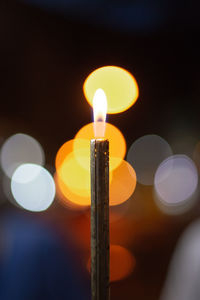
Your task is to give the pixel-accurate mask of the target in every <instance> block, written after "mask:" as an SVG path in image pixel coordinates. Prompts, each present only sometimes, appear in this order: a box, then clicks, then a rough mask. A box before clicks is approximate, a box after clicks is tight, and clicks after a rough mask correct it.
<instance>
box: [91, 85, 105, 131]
mask: <svg viewBox="0 0 200 300" xmlns="http://www.w3.org/2000/svg"><path fill="white" fill-rule="evenodd" d="M106 113H107V98H106V94H105V93H104V91H103V90H102V89H97V90H96V92H95V94H94V98H93V115H94V135H95V137H104V135H105V122H106Z"/></svg>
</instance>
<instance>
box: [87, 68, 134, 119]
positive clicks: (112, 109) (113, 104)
mask: <svg viewBox="0 0 200 300" xmlns="http://www.w3.org/2000/svg"><path fill="white" fill-rule="evenodd" d="M99 88H100V89H102V90H103V91H104V92H105V94H106V97H107V113H109V114H115V113H120V112H122V111H125V110H127V109H128V108H130V107H131V106H132V105H133V104H134V103H135V102H136V100H137V99H138V96H139V89H138V84H137V82H136V80H135V78H134V77H133V75H132V74H131V73H130V72H128V71H127V70H125V69H123V68H120V67H117V66H105V67H101V68H99V69H96V70H95V71H93V72H92V73H91V74H90V75H89V76H88V77H87V79H86V80H85V82H84V85H83V91H84V94H85V97H86V99H87V101H88V102H89V104H90V105H91V106H92V103H93V97H94V94H95V92H96V90H98V89H99Z"/></svg>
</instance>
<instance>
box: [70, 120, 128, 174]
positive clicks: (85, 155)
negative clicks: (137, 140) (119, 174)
mask: <svg viewBox="0 0 200 300" xmlns="http://www.w3.org/2000/svg"><path fill="white" fill-rule="evenodd" d="M93 138H94V123H89V124H87V125H85V126H83V127H82V128H81V129H80V130H79V131H78V133H77V134H76V136H75V139H74V145H73V150H74V155H75V157H76V159H77V160H78V162H79V164H81V166H82V167H83V168H86V169H87V168H88V166H89V165H90V140H91V139H93ZM105 139H108V140H109V157H110V170H113V169H114V168H116V167H117V166H119V165H120V163H121V161H122V159H123V158H124V156H125V154H126V141H125V138H124V136H123V134H122V133H121V131H120V130H119V129H118V128H117V127H115V126H114V125H112V124H110V123H106V128H105Z"/></svg>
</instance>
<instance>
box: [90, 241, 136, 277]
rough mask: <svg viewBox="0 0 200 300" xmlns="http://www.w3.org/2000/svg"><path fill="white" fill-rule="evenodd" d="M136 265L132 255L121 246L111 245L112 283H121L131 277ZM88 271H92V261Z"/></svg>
mask: <svg viewBox="0 0 200 300" xmlns="http://www.w3.org/2000/svg"><path fill="white" fill-rule="evenodd" d="M135 265H136V260H135V258H134V256H133V255H132V253H131V252H130V251H129V250H127V249H126V248H124V247H122V246H119V245H110V281H111V282H114V281H119V280H122V279H125V278H126V277H128V276H130V274H131V273H132V272H133V270H134V267H135ZM87 269H88V271H89V272H90V270H91V259H89V260H88V263H87Z"/></svg>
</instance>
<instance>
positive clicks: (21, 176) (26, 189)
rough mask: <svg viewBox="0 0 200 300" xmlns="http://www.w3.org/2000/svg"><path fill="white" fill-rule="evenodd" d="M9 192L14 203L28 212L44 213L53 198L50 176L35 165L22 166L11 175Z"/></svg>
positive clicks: (52, 183) (53, 184) (52, 181)
mask: <svg viewBox="0 0 200 300" xmlns="http://www.w3.org/2000/svg"><path fill="white" fill-rule="evenodd" d="M11 191H12V195H13V197H14V199H15V201H16V202H17V203H18V204H19V205H20V206H21V207H23V208H25V209H27V210H30V211H35V212H36V211H44V210H46V209H47V208H48V207H49V206H50V205H51V204H52V202H53V200H54V197H55V183H54V180H53V178H52V176H51V174H50V173H49V172H48V171H47V170H46V169H45V168H43V167H41V166H39V165H36V164H22V165H21V166H19V167H18V168H17V169H16V170H15V172H14V173H13V176H12V179H11Z"/></svg>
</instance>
